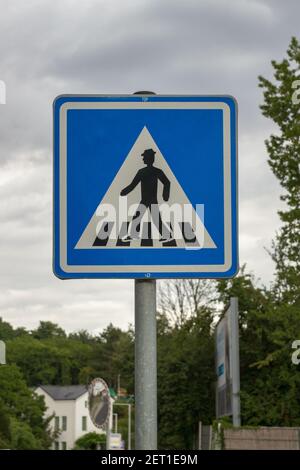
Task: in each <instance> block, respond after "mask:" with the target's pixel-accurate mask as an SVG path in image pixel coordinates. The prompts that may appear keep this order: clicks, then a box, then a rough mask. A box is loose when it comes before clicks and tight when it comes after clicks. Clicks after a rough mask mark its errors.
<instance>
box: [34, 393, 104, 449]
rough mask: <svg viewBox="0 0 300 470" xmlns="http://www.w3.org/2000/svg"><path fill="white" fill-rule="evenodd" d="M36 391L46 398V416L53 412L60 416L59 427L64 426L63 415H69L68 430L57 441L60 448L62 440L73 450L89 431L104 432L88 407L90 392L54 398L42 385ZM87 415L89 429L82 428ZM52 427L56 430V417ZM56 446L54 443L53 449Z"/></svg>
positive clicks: (62, 432) (51, 424)
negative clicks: (93, 420)
mask: <svg viewBox="0 0 300 470" xmlns="http://www.w3.org/2000/svg"><path fill="white" fill-rule="evenodd" d="M35 392H36V393H37V394H38V395H42V396H43V397H44V399H45V404H46V407H47V411H46V413H45V415H46V416H51V415H52V414H53V413H54V414H55V415H56V416H58V417H59V427H60V429H61V428H62V417H63V416H66V417H67V430H66V431H61V433H60V435H59V436H58V437H57V439H56V441H58V442H59V448H60V449H62V442H66V443H67V449H68V450H71V449H73V447H74V444H75V441H76V440H77V439H78V438H79V437H80V436H83V435H84V434H86V433H88V432H97V433H99V434H102V433H104V431H102V430H101V429H98V428H97V427H96V426H94V425H93V423H92V421H91V419H90V416H89V409H88V392H86V393H84V394H83V395H81V396H80V397H79V398H77V400H53V399H52V398H51V397H50V396H49V395H48V393H46V392H45V391H44V390H43V389H42V388H41V387H38V388H37V389H36V390H35ZM83 416H86V417H87V430H86V431H83V430H82V417H83ZM111 423H112V417H111V419H110V426H111ZM50 427H51V429H53V430H54V427H55V418H53V419H52V421H51V423H50ZM54 448H55V446H54V445H53V449H54Z"/></svg>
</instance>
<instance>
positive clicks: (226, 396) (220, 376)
mask: <svg viewBox="0 0 300 470" xmlns="http://www.w3.org/2000/svg"><path fill="white" fill-rule="evenodd" d="M215 342H216V345H215V350H216V375H217V387H216V416H217V418H220V417H222V416H230V415H232V416H233V424H234V425H235V426H239V425H240V365H239V362H240V359H239V326H238V299H237V298H235V297H233V298H231V299H230V305H229V307H228V308H227V309H226V311H225V314H224V316H223V318H222V319H221V320H220V321H219V323H218V324H217V326H216V333H215Z"/></svg>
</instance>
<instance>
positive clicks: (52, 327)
mask: <svg viewBox="0 0 300 470" xmlns="http://www.w3.org/2000/svg"><path fill="white" fill-rule="evenodd" d="M32 336H33V337H34V338H37V339H49V338H57V337H59V338H65V337H66V333H65V332H64V330H63V329H62V328H60V326H58V325H57V324H56V323H52V322H51V321H41V322H40V324H39V326H38V328H37V329H36V330H33V331H32Z"/></svg>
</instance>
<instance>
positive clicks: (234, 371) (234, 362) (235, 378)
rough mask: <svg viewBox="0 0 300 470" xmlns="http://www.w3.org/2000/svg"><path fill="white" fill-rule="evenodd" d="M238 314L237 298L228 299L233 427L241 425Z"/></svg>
mask: <svg viewBox="0 0 300 470" xmlns="http://www.w3.org/2000/svg"><path fill="white" fill-rule="evenodd" d="M238 315H239V313H238V298H237V297H232V298H231V299H230V328H229V332H230V336H229V345H230V361H231V364H230V369H231V377H232V422H233V426H235V427H239V426H240V425H241V410H240V351H239V316H238Z"/></svg>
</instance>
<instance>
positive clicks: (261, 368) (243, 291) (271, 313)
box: [219, 269, 300, 426]
mask: <svg viewBox="0 0 300 470" xmlns="http://www.w3.org/2000/svg"><path fill="white" fill-rule="evenodd" d="M219 293H220V298H219V300H220V301H221V302H222V303H223V304H224V305H226V304H227V303H228V302H229V299H230V297H238V299H239V328H240V372H241V416H242V424H243V425H264V426H299V424H300V419H299V416H300V397H299V386H300V375H299V366H295V365H294V364H292V361H291V355H292V349H291V346H292V342H293V341H294V339H295V338H299V337H300V316H299V312H298V308H297V307H296V306H295V305H289V304H284V303H283V302H281V303H280V304H278V303H277V302H275V301H274V299H273V295H272V293H271V292H269V291H267V290H266V289H265V288H263V287H258V286H257V285H256V281H255V279H254V277H253V276H252V275H250V274H248V273H246V272H245V269H242V270H241V272H240V274H239V276H238V277H236V278H234V279H232V280H224V281H220V282H219Z"/></svg>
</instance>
